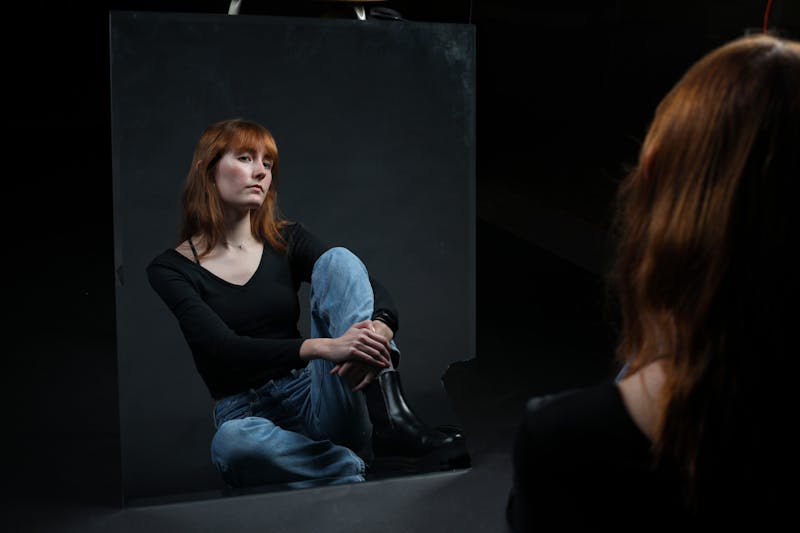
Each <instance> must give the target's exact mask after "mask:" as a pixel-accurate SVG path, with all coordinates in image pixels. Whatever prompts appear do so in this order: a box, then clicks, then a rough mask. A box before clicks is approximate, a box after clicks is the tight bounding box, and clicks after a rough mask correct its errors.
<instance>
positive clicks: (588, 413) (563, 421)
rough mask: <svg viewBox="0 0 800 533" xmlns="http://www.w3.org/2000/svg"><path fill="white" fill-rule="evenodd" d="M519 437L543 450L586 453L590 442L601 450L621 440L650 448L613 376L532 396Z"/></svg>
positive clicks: (643, 447)
mask: <svg viewBox="0 0 800 533" xmlns="http://www.w3.org/2000/svg"><path fill="white" fill-rule="evenodd" d="M518 439H520V440H521V441H523V442H524V443H525V444H524V446H525V447H526V448H527V449H529V450H530V449H537V450H539V451H540V452H542V453H555V452H559V453H570V452H576V453H584V452H585V451H586V448H587V443H588V442H591V443H593V446H594V448H595V452H598V453H602V451H603V450H605V451H609V450H610V449H613V448H615V447H616V446H617V445H618V444H622V442H628V443H630V444H629V446H626V447H632V448H635V449H646V448H647V442H646V440H645V438H644V435H642V434H641V433H640V432H639V431H638V429H637V428H636V426H635V425H634V423H633V421H632V419H631V417H630V415H629V414H628V412H627V411H626V409H625V405H624V404H623V402H622V398H621V397H620V394H619V390H618V389H617V387H616V385H615V384H614V382H613V381H612V380H606V381H603V382H600V383H598V384H595V385H590V386H585V387H580V388H573V389H568V390H564V391H561V392H558V393H554V394H549V395H545V396H537V397H533V398H531V399H529V400H528V401H527V403H526V404H525V408H524V414H523V419H522V422H521V424H520V427H519V434H518ZM590 455H593V454H591V453H589V454H586V455H585V456H586V457H589V456H590Z"/></svg>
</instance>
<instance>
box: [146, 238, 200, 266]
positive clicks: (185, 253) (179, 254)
mask: <svg viewBox="0 0 800 533" xmlns="http://www.w3.org/2000/svg"><path fill="white" fill-rule="evenodd" d="M184 246H185V249H184ZM192 263H194V258H193V256H192V252H191V248H190V247H189V244H188V242H186V243H181V244H180V245H178V246H176V247H175V248H166V249H164V250H162V251H161V252H159V253H158V254H156V255H155V256H154V257H153V258H152V259H151V260H150V263H148V265H147V270H148V271H152V270H154V269H156V268H158V267H166V268H170V269H173V270H183V269H185V268H186V267H187V266H188V265H190V264H192Z"/></svg>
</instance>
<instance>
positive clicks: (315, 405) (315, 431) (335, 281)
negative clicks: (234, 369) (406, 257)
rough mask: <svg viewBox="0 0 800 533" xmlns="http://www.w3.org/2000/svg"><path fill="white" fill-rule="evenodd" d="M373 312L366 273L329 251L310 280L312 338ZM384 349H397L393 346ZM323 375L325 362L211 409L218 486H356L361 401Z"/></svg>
mask: <svg viewBox="0 0 800 533" xmlns="http://www.w3.org/2000/svg"><path fill="white" fill-rule="evenodd" d="M373 305H374V303H373V294H372V286H371V285H370V283H369V277H368V275H367V269H366V267H365V266H364V264H363V263H362V262H361V260H360V259H359V258H358V257H356V256H355V255H354V254H353V253H352V252H350V251H349V250H347V249H346V248H341V247H336V248H331V249H330V250H328V251H327V252H325V253H324V254H322V255H321V256H320V257H319V259H317V262H316V263H315V264H314V269H313V271H312V274H311V301H310V314H311V336H312V337H339V336H341V335H342V334H343V333H344V332H345V331H347V329H348V328H349V327H350V326H352V325H353V324H355V323H356V322H360V321H362V320H367V319H369V318H371V317H372V312H373ZM392 348H393V349H394V350H397V347H396V346H395V344H394V341H392ZM398 353H399V352H398ZM331 368H333V363H331V362H330V361H327V360H324V359H315V360H313V361H311V362H310V363H309V364H308V365H307V366H306V367H305V368H304V369H302V370H293V371H292V373H291V374H290V375H288V376H285V377H282V378H278V379H273V380H271V381H269V382H268V383H265V384H264V385H262V386H261V387H260V388H258V389H250V390H249V391H246V392H242V393H239V394H234V395H232V396H227V397H225V398H223V399H221V400H220V401H219V402H217V404H216V406H215V408H214V424H215V426H216V428H217V431H216V433H215V435H214V438H213V439H212V441H211V459H212V461H213V463H214V464H215V465H216V467H217V469H219V471H220V473H221V474H222V477H223V479H224V480H225V482H226V483H228V484H229V485H231V486H233V487H248V486H256V485H265V484H273V483H289V484H295V485H298V486H303V482H304V481H307V480H316V481H321V480H324V481H326V482H327V483H329V484H339V483H352V482H360V481H364V471H365V462H364V460H365V459H366V460H367V461H369V460H370V459H371V457H372V439H371V437H372V424H371V422H370V420H369V415H368V412H367V406H366V401H365V398H364V394H363V393H361V392H353V391H352V390H351V389H350V387H349V386H348V385H347V383H345V381H344V380H343V379H341V378H339V377H338V376H332V375H330V373H329V371H330V370H331Z"/></svg>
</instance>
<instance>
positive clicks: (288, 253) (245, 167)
mask: <svg viewBox="0 0 800 533" xmlns="http://www.w3.org/2000/svg"><path fill="white" fill-rule="evenodd" d="M277 175H278V151H277V147H276V144H275V141H274V139H273V137H272V135H271V134H270V133H269V132H268V131H267V130H266V129H264V127H263V126H261V125H259V124H256V123H254V122H251V121H246V120H241V119H234V120H226V121H222V122H219V123H216V124H213V125H211V126H210V127H209V128H208V129H206V131H205V132H204V133H203V134H202V136H201V138H200V140H199V141H198V143H197V146H196V148H195V152H194V158H193V160H192V164H191V168H190V171H189V174H188V177H187V180H186V183H185V187H184V192H183V221H182V229H181V235H180V241H181V242H180V244H179V245H178V246H177V247H176V248H175V249H168V250H166V251H164V252H163V253H161V254H159V255H158V256H157V257H156V258H155V259H154V260H153V261H152V262H151V263H150V265H149V266H148V268H147V272H148V276H149V280H150V283H151V285H152V287H153V288H154V289H155V291H156V292H157V293H158V294H159V295H160V296H161V298H162V299H163V300H164V302H165V303H166V304H167V306H169V308H170V310H171V311H172V312H173V313H174V314H175V316H176V317H177V319H178V322H179V324H180V328H181V331H182V332H183V334H184V336H185V338H186V341H187V342H188V344H189V347H190V348H191V350H192V354H193V357H194V361H195V365H196V368H197V370H198V371H199V373H200V375H201V376H202V378H203V380H204V382H205V384H206V386H207V387H208V390H209V392H210V393H211V396H212V397H213V398H214V400H215V407H214V420H215V424H216V427H217V431H216V433H215V435H214V439H213V441H212V445H211V451H212V459H213V461H214V463H215V465H216V466H217V467H218V468H219V470H220V472H221V473H222V475H223V478H224V479H225V480H226V481H227V482H228V483H229V484H230V485H233V486H252V485H259V484H265V483H275V482H292V481H298V480H307V479H322V478H325V479H329V480H331V482H348V481H361V480H363V474H364V473H365V468H366V465H365V460H366V463H367V464H368V463H369V462H370V461H371V460H372V458H373V457H374V454H375V452H378V453H380V452H381V451H382V450H385V451H390V452H392V453H394V454H401V455H407V456H409V457H414V458H415V457H420V456H424V455H426V454H431V453H442V454H444V456H445V457H444V459H445V460H446V459H447V458H453V456H454V454H455V455H459V454H463V442H461V440H460V437H459V436H457V435H447V434H444V433H442V432H440V431H438V430H434V429H432V428H430V427H428V426H427V425H425V424H424V423H423V422H421V421H420V420H419V419H418V418H417V417H416V416H415V415H414V413H413V411H411V409H410V408H409V407H408V405H407V404H406V403H405V399H404V398H403V395H402V390H401V387H400V382H399V376H398V375H397V371H396V370H395V369H394V367H395V366H396V365H397V364H398V362H399V357H400V352H399V350H398V349H397V346H396V345H395V343H394V340H393V337H394V334H395V332H396V331H397V327H398V312H397V309H396V307H395V305H394V303H393V301H392V299H391V297H390V295H389V293H388V292H387V291H386V289H385V288H384V287H383V286H382V285H381V284H379V283H378V282H377V281H376V280H375V279H374V278H372V277H370V276H369V274H368V273H367V270H366V268H365V266H364V265H363V263H362V262H361V261H360V260H359V259H358V257H356V256H355V255H353V254H352V253H351V252H350V251H348V250H347V249H346V248H342V247H338V246H333V247H332V246H330V245H328V244H326V243H324V242H323V241H321V240H320V239H318V238H317V237H315V236H314V235H313V234H312V233H311V232H310V231H308V230H307V229H306V228H305V227H304V226H303V225H302V224H300V223H296V222H290V221H288V220H285V219H283V218H282V217H281V216H280V214H279V212H278V206H277V202H276V199H277V193H276V185H277V183H276V182H277ZM302 282H309V283H310V284H311V315H312V325H311V328H312V331H311V338H308V339H306V338H303V337H301V335H300V333H299V331H298V329H297V320H298V318H299V312H300V306H299V303H298V298H297V293H298V289H299V287H300V284H301V283H302ZM362 391H363V392H362ZM367 400H368V401H367Z"/></svg>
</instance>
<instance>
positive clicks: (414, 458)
mask: <svg viewBox="0 0 800 533" xmlns="http://www.w3.org/2000/svg"><path fill="white" fill-rule="evenodd" d="M365 394H366V398H367V408H368V410H369V415H370V419H371V421H372V427H373V429H372V445H373V452H374V454H375V458H376V459H378V460H379V459H380V458H386V457H395V458H406V459H410V460H411V462H412V463H415V464H416V463H417V462H418V461H420V460H424V461H425V462H426V464H427V463H430V464H432V465H436V464H438V466H439V467H441V468H443V469H449V468H457V467H465V466H469V455H468V453H467V449H466V446H465V443H464V437H463V435H462V434H461V433H460V431H458V430H457V429H455V428H452V430H451V431H450V430H449V431H448V432H447V433H445V432H444V431H440V430H438V429H434V428H431V427H430V426H428V425H427V424H425V423H424V422H423V421H422V420H420V419H419V417H417V415H416V414H415V413H414V411H413V410H412V409H411V407H410V406H409V405H408V403H407V402H406V399H405V396H404V394H403V387H402V384H401V382H400V374H398V373H397V371H396V370H389V371H386V372H383V373H382V374H380V375H379V376H378V379H376V380H375V381H374V382H373V383H372V384H371V385H370V386H369V387H367V388H366V389H365ZM406 463H408V461H406Z"/></svg>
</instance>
